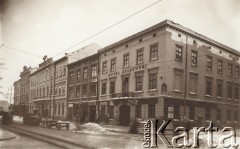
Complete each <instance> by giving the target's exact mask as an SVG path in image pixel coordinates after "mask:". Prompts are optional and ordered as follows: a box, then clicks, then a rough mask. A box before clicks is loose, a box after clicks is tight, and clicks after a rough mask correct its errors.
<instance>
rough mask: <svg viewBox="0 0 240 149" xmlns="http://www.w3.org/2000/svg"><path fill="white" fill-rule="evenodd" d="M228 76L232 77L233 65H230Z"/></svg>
mask: <svg viewBox="0 0 240 149" xmlns="http://www.w3.org/2000/svg"><path fill="white" fill-rule="evenodd" d="M228 75H229V76H232V64H228Z"/></svg>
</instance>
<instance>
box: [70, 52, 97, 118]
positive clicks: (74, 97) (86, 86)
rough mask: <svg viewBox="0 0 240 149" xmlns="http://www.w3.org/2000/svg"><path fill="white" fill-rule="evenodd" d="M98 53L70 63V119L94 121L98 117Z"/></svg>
mask: <svg viewBox="0 0 240 149" xmlns="http://www.w3.org/2000/svg"><path fill="white" fill-rule="evenodd" d="M97 101H98V54H94V55H91V56H88V57H86V58H83V59H81V60H78V61H76V62H74V63H71V64H69V65H68V119H69V120H80V121H82V122H84V121H90V122H94V121H95V120H96V118H97Z"/></svg>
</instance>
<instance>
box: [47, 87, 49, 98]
mask: <svg viewBox="0 0 240 149" xmlns="http://www.w3.org/2000/svg"><path fill="white" fill-rule="evenodd" d="M48 95H49V86H47V96H48Z"/></svg>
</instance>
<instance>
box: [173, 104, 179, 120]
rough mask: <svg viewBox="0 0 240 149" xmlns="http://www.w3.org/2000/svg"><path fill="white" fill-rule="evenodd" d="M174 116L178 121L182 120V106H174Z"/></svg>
mask: <svg viewBox="0 0 240 149" xmlns="http://www.w3.org/2000/svg"><path fill="white" fill-rule="evenodd" d="M173 114H174V119H178V120H179V119H180V106H178V105H174V111H173Z"/></svg>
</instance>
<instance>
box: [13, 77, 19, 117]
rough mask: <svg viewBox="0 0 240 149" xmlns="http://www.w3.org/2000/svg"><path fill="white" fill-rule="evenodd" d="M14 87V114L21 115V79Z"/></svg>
mask: <svg viewBox="0 0 240 149" xmlns="http://www.w3.org/2000/svg"><path fill="white" fill-rule="evenodd" d="M13 86H14V97H13V113H14V114H15V115H20V108H19V103H20V96H21V95H20V92H21V79H19V80H17V81H15V82H14V84H13Z"/></svg>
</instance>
